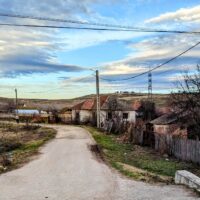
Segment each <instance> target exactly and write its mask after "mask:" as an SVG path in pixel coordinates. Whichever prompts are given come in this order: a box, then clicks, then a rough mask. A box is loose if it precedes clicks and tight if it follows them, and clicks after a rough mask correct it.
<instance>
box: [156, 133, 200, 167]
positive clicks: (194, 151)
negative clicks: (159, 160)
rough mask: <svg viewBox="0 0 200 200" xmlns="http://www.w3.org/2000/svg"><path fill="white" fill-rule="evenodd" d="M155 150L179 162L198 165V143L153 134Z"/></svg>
mask: <svg viewBox="0 0 200 200" xmlns="http://www.w3.org/2000/svg"><path fill="white" fill-rule="evenodd" d="M155 149H156V150H157V151H159V152H161V153H167V154H169V155H172V156H174V157H176V158H178V159H180V160H183V161H191V162H194V163H198V164H200V141H196V140H188V139H181V138H174V137H172V136H171V135H159V134H155Z"/></svg>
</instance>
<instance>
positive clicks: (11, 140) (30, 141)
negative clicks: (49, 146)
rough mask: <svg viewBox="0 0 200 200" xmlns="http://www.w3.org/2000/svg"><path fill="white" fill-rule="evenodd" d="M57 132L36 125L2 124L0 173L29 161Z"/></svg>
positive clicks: (0, 134)
mask: <svg viewBox="0 0 200 200" xmlns="http://www.w3.org/2000/svg"><path fill="white" fill-rule="evenodd" d="M55 135H56V131H55V130H54V129H51V128H45V127H40V126H36V125H29V126H24V125H14V124H0V173H3V172H6V171H8V170H11V169H13V168H17V167H19V166H21V165H22V164H24V163H26V162H27V161H29V159H30V156H32V155H34V154H36V153H37V152H38V148H39V147H40V146H41V145H43V144H44V143H45V142H46V141H48V140H50V139H52V138H53V137H54V136H55Z"/></svg>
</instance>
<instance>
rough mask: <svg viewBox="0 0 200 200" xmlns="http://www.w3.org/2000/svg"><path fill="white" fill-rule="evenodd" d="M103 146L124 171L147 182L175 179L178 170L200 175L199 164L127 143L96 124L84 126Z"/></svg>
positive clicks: (105, 156) (109, 160)
mask: <svg viewBox="0 0 200 200" xmlns="http://www.w3.org/2000/svg"><path fill="white" fill-rule="evenodd" d="M84 128H86V129H87V130H88V131H89V132H90V133H91V134H92V136H93V138H94V139H95V141H96V142H97V144H98V145H99V146H100V147H101V149H102V152H103V156H104V159H105V160H106V161H107V162H108V163H109V164H110V165H111V166H112V167H114V168H115V169H117V170H118V171H120V172H122V173H123V174H124V175H126V176H128V177H131V178H134V179H135V180H141V181H145V182H164V183H173V178H174V176H175V172H176V171H177V170H183V169H185V170H189V171H192V172H193V173H195V174H197V175H199V174H200V170H199V169H198V166H196V165H193V164H191V163H186V162H179V161H178V160H176V159H171V158H164V157H163V156H162V155H160V154H158V153H156V152H155V151H154V150H152V149H150V148H146V147H140V146H136V145H133V144H123V143H120V142H119V141H118V140H117V136H115V135H106V134H105V133H103V132H101V131H99V130H97V129H96V128H93V127H88V126H84Z"/></svg>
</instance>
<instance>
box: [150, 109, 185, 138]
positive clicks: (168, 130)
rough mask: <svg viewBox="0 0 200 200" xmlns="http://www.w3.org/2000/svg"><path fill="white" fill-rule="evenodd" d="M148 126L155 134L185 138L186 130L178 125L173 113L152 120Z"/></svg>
mask: <svg viewBox="0 0 200 200" xmlns="http://www.w3.org/2000/svg"><path fill="white" fill-rule="evenodd" d="M150 124H151V125H152V130H153V132H154V133H156V134H160V135H173V136H181V137H183V138H185V137H187V129H186V128H183V127H182V126H181V125H180V124H179V123H178V118H177V116H176V115H175V114H174V113H169V114H164V115H162V116H160V117H158V118H156V119H154V120H152V121H151V122H150Z"/></svg>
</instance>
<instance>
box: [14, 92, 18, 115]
mask: <svg viewBox="0 0 200 200" xmlns="http://www.w3.org/2000/svg"><path fill="white" fill-rule="evenodd" d="M15 108H16V113H17V115H18V97H17V88H15Z"/></svg>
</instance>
